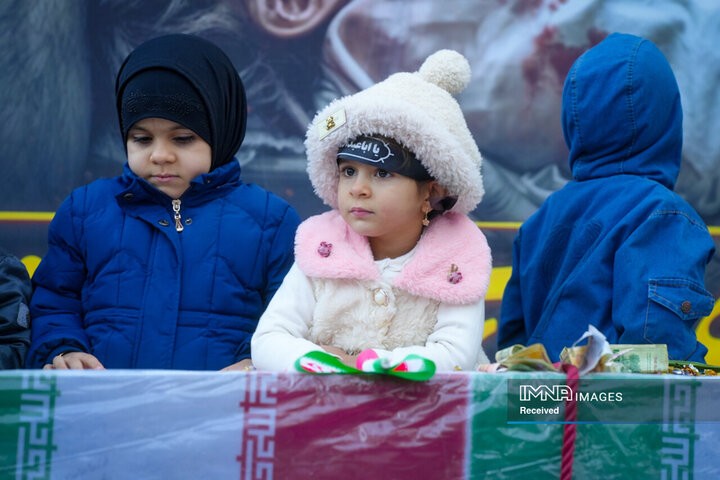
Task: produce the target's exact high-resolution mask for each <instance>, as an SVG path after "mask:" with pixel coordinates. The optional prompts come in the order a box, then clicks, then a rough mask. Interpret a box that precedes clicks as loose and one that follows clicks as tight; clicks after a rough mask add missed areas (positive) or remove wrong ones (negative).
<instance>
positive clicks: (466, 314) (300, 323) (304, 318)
mask: <svg viewBox="0 0 720 480" xmlns="http://www.w3.org/2000/svg"><path fill="white" fill-rule="evenodd" d="M412 254H413V252H410V253H408V254H406V255H403V256H401V257H398V258H395V259H384V260H379V261H376V262H375V265H376V266H377V267H378V269H379V270H380V272H381V277H382V280H383V281H385V282H387V283H392V280H393V278H395V277H396V276H397V275H398V274H399V273H400V271H401V270H402V267H403V266H404V265H405V264H406V263H407V262H408V260H409V259H410V258H411V257H412ZM312 282H313V281H312V280H311V279H309V278H308V277H307V276H306V275H305V274H304V273H303V272H302V271H301V270H300V269H299V268H298V267H297V265H293V267H292V268H291V269H290V272H288V274H287V276H286V277H285V280H284V281H283V284H282V285H281V286H280V289H278V291H277V292H276V293H275V296H274V297H273V299H272V301H271V302H270V305H269V306H268V308H267V310H266V311H265V313H264V314H263V316H262V317H261V318H260V322H259V324H258V328H257V330H256V331H255V335H254V336H253V339H252V359H253V363H254V365H255V367H256V368H258V369H260V370H273V371H293V370H294V369H295V366H294V365H295V361H296V360H297V359H298V358H299V357H301V356H302V355H305V354H306V353H308V352H311V351H315V350H322V348H321V347H320V346H319V345H317V344H315V343H313V342H312V341H310V340H308V339H309V338H311V330H312V328H313V318H314V315H315V310H316V307H317V302H316V300H315V295H314V291H313V283H312ZM484 319H485V303H484V299H481V300H479V301H478V302H476V303H473V304H469V305H449V304H444V303H440V304H439V306H438V309H437V322H436V323H435V325H434V328H433V329H432V331H431V332H430V334H429V336H428V337H427V340H426V342H425V344H424V345H415V346H409V347H400V348H395V349H393V350H391V351H390V350H382V349H374V350H375V351H376V352H377V353H378V355H380V356H383V357H387V356H389V357H390V358H391V361H393V362H398V361H400V360H402V358H404V357H405V356H406V355H409V354H411V353H414V354H417V355H421V356H423V357H425V358H428V359H430V360H432V361H434V362H435V364H436V367H437V370H438V371H452V370H455V369H456V367H459V368H461V369H463V370H470V369H473V368H474V367H475V366H476V365H477V364H478V363H489V362H488V359H487V356H486V355H485V353H484V352H483V350H482V333H483V326H484ZM370 333H372V332H370Z"/></svg>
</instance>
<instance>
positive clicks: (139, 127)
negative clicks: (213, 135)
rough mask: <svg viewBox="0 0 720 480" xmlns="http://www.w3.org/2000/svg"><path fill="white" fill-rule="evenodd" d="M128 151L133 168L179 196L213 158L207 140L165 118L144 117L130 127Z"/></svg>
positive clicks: (129, 162) (206, 170)
mask: <svg viewBox="0 0 720 480" xmlns="http://www.w3.org/2000/svg"><path fill="white" fill-rule="evenodd" d="M127 152H128V164H129V165H130V169H131V170H132V171H133V172H135V174H136V175H137V176H138V177H140V178H143V179H145V180H147V181H148V182H149V183H150V184H151V185H153V186H154V187H155V188H157V189H158V190H160V191H161V192H163V193H165V194H167V195H168V196H169V197H170V198H180V196H181V195H182V194H183V193H185V190H187V189H188V188H189V187H190V182H191V181H192V180H193V179H194V178H195V177H197V176H198V175H202V174H203V173H208V172H209V171H210V164H211V162H212V150H211V148H210V145H208V144H207V143H206V142H205V140H203V139H202V138H200V137H199V136H198V135H197V134H196V133H195V132H193V131H192V130H190V129H189V128H186V127H184V126H182V125H180V124H179V123H175V122H172V121H170V120H165V119H164V118H145V119H143V120H140V121H139V122H137V123H136V124H134V125H133V126H132V127H130V130H129V131H128V138H127Z"/></svg>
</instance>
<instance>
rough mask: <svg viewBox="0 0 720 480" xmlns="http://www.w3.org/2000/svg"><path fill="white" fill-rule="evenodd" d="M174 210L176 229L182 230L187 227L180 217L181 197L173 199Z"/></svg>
mask: <svg viewBox="0 0 720 480" xmlns="http://www.w3.org/2000/svg"><path fill="white" fill-rule="evenodd" d="M172 208H173V212H175V230H177V231H178V232H182V231H183V230H184V229H185V227H183V224H182V218H181V217H180V199H179V198H177V199H175V200H173V201H172Z"/></svg>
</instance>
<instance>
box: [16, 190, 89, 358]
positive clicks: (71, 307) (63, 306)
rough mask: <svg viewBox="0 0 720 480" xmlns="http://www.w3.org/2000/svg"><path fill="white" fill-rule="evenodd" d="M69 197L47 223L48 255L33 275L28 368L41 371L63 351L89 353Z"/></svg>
mask: <svg viewBox="0 0 720 480" xmlns="http://www.w3.org/2000/svg"><path fill="white" fill-rule="evenodd" d="M76 202H77V203H79V204H82V202H78V200H77V199H76V198H75V197H74V195H71V196H70V197H68V199H66V200H65V201H64V202H63V204H62V205H61V206H60V208H59V209H58V211H57V212H56V213H55V217H54V218H53V220H52V222H51V223H50V230H49V234H48V253H47V255H45V257H44V258H43V260H42V262H40V265H39V266H38V268H37V270H36V271H35V274H34V275H33V287H34V291H33V296H32V300H31V301H30V316H31V318H32V322H31V325H32V342H31V344H30V350H29V351H28V357H27V365H26V366H27V367H28V368H42V367H43V365H45V364H46V363H51V362H52V359H53V358H54V357H55V356H56V355H58V354H60V353H63V352H66V351H81V352H87V353H89V352H90V345H89V342H88V339H87V336H86V335H85V330H84V329H83V324H82V312H83V308H82V299H81V292H82V287H83V284H84V282H85V276H86V271H85V261H84V257H83V255H82V250H81V248H80V245H79V240H78V231H79V230H81V225H80V220H79V218H78V216H77V215H75V214H74V212H73V210H74V204H75V203H76Z"/></svg>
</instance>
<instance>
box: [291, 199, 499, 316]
mask: <svg viewBox="0 0 720 480" xmlns="http://www.w3.org/2000/svg"><path fill="white" fill-rule="evenodd" d="M295 260H296V262H297V265H298V267H299V268H300V270H302V271H303V273H305V275H307V276H309V277H313V278H328V279H355V280H365V281H372V280H378V279H379V278H380V272H379V270H378V268H377V266H376V265H375V263H374V262H373V256H372V251H371V249H370V243H369V242H368V239H367V238H366V237H364V236H362V235H359V234H358V233H356V232H355V231H354V230H353V229H352V228H350V226H348V224H347V223H345V221H344V220H343V219H342V216H340V214H339V213H338V212H337V211H336V210H332V211H330V212H326V213H323V214H322V215H318V216H315V217H311V218H309V219H307V220H306V221H305V222H303V223H302V224H301V225H300V227H299V228H298V231H297V236H296V238H295ZM453 265H455V266H456V267H457V268H456V269H455V267H453ZM491 270H492V259H491V255H490V248H489V247H488V244H487V241H486V239H485V236H484V235H483V234H482V232H481V231H480V229H479V228H478V227H477V226H476V225H475V224H474V223H473V222H472V220H470V219H469V218H468V217H467V216H465V215H460V214H457V213H453V212H448V213H446V214H444V215H441V216H438V217H436V218H435V219H434V220H433V221H432V223H431V224H430V226H429V227H427V228H426V230H425V232H423V234H422V236H421V237H420V241H419V242H418V244H417V247H416V251H415V254H414V255H413V257H412V259H410V261H409V262H408V263H407V264H406V265H405V267H404V268H403V269H402V271H401V272H400V274H399V275H398V276H397V277H396V278H395V280H394V281H393V284H394V285H395V286H396V287H398V288H401V289H403V290H406V291H408V292H410V293H411V294H413V295H417V296H422V297H427V298H432V299H434V300H437V301H440V302H445V303H452V304H466V303H473V302H476V301H478V300H480V299H481V298H483V297H484V296H485V293H486V292H487V288H488V285H489V282H490V271H491Z"/></svg>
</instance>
